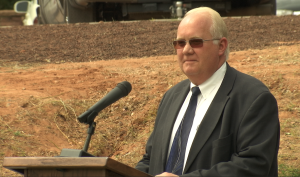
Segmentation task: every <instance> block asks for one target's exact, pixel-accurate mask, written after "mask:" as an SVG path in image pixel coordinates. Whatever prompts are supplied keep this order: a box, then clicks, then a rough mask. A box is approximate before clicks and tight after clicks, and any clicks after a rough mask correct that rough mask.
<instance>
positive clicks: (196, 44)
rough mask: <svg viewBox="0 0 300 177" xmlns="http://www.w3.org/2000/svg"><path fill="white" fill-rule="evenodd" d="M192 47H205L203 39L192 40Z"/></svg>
mask: <svg viewBox="0 0 300 177" xmlns="http://www.w3.org/2000/svg"><path fill="white" fill-rule="evenodd" d="M189 42H190V45H191V47H193V48H197V47H202V46H203V40H202V39H191V40H190V41H189Z"/></svg>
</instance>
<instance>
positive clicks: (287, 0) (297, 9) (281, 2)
mask: <svg viewBox="0 0 300 177" xmlns="http://www.w3.org/2000/svg"><path fill="white" fill-rule="evenodd" d="M276 14H277V15H300V0H277V12H276Z"/></svg>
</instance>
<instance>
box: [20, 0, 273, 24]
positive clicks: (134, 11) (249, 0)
mask: <svg viewBox="0 0 300 177" xmlns="http://www.w3.org/2000/svg"><path fill="white" fill-rule="evenodd" d="M21 3H24V2H17V3H16V6H18V4H21ZM31 3H33V4H35V3H37V0H33V1H32V2H31ZM38 6H39V8H38ZM200 6H206V7H211V8H213V9H215V10H216V11H218V12H219V13H220V14H221V15H222V16H250V15H251V16H253V15H275V14H276V0H181V1H174V0H160V1H158V0H39V1H38V4H37V5H35V6H28V8H31V10H28V12H29V11H30V12H32V13H35V12H33V11H36V10H37V9H38V13H37V14H38V20H39V23H41V24H61V23H79V22H95V21H120V20H148V19H169V18H181V17H182V16H183V15H184V14H185V13H186V12H187V11H188V10H190V9H193V8H196V7H200ZM16 10H18V9H16ZM28 12H27V13H28ZM31 20H32V19H31Z"/></svg>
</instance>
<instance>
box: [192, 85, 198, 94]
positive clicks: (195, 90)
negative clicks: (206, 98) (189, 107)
mask: <svg viewBox="0 0 300 177" xmlns="http://www.w3.org/2000/svg"><path fill="white" fill-rule="evenodd" d="M192 93H193V94H192V95H193V96H194V95H196V96H198V95H199V94H200V89H199V87H193V88H192Z"/></svg>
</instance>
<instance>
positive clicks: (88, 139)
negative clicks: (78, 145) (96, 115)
mask: <svg viewBox="0 0 300 177" xmlns="http://www.w3.org/2000/svg"><path fill="white" fill-rule="evenodd" d="M95 128H96V122H92V123H91V124H90V125H89V128H88V131H87V134H88V135H87V137H86V140H85V143H84V146H83V151H85V152H87V150H88V148H89V145H90V141H91V137H92V135H93V134H94V132H95Z"/></svg>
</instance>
